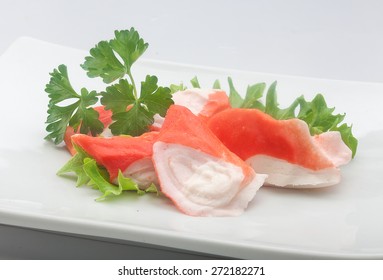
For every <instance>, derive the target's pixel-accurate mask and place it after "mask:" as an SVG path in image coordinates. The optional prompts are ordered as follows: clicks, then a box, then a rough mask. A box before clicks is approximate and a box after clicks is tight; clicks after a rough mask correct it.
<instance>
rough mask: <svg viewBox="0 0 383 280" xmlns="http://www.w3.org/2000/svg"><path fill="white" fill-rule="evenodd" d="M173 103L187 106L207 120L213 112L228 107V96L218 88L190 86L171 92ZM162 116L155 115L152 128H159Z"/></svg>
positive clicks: (162, 120)
mask: <svg viewBox="0 0 383 280" xmlns="http://www.w3.org/2000/svg"><path fill="white" fill-rule="evenodd" d="M172 99H173V101H174V104H176V105H181V106H184V107H186V108H188V109H189V110H190V111H191V112H192V113H193V114H194V115H196V116H198V117H199V118H201V119H202V120H203V121H207V120H208V119H209V118H210V117H211V116H213V115H214V114H216V113H218V112H220V111H222V110H225V109H227V108H230V103H229V98H228V96H227V94H226V92H225V91H223V90H218V89H200V88H191V89H186V90H183V91H177V92H175V93H174V94H173V96H172ZM163 122H164V118H162V117H161V116H159V115H156V116H155V118H154V124H153V126H152V128H153V130H159V129H160V128H161V126H162V124H163Z"/></svg>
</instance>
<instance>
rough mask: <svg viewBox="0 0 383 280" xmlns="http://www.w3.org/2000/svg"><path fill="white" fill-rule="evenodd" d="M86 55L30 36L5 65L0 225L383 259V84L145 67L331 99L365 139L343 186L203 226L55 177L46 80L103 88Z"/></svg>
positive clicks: (221, 250)
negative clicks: (60, 72) (63, 74)
mask: <svg viewBox="0 0 383 280" xmlns="http://www.w3.org/2000/svg"><path fill="white" fill-rule="evenodd" d="M85 55H87V52H84V51H80V50H75V49H71V48H67V47H62V46H57V45H53V44H50V43H46V42H42V41H38V40H35V39H31V38H20V39H19V40H17V41H16V42H15V43H14V44H13V45H12V46H11V47H10V48H9V49H8V50H7V51H6V52H5V53H4V54H3V55H2V56H1V57H0V96H1V110H0V116H1V120H2V129H1V137H0V223H2V224H8V225H17V226H24V227H30V228H36V229H43V230H54V231H59V232H65V233H73V234H85V235H91V236H96V237H107V238H117V239H122V240H127V241H133V242H143V243H146V244H149V245H150V244H152V245H160V246H166V247H170V248H176V249H181V250H191V251H195V252H200V253H209V254H217V255H222V256H228V257H235V258H248V259H256V258H278V259H281V258H380V259H381V258H383V148H382V143H383V114H382V113H381V110H382V109H381V107H382V105H381V104H382V102H383V85H382V84H371V83H361V82H347V81H333V80H321V79H311V78H303V77H290V76H281V75H273V74H260V73H250V72H243V71H236V70H228V69H214V68H207V67H196V66H188V65H181V64H175V63H167V62H158V61H146V60H141V61H140V62H138V63H137V65H135V66H134V67H133V75H134V76H135V77H136V82H137V81H139V80H140V79H142V78H143V77H144V76H145V75H146V74H154V75H157V76H158V77H159V83H160V84H161V85H169V83H179V82H181V81H183V82H185V83H188V81H189V80H190V79H191V78H192V77H194V76H195V75H197V76H198V77H199V80H200V83H201V84H202V86H205V87H209V86H211V85H212V83H213V81H214V80H215V79H217V78H219V79H220V80H221V84H222V85H224V84H226V82H225V80H226V78H227V76H231V77H232V78H233V81H234V82H235V85H236V87H237V89H238V90H240V91H242V92H243V91H244V90H245V88H246V86H247V85H248V84H253V83H256V82H262V81H264V82H267V83H268V84H270V83H271V82H272V81H274V80H277V81H278V92H279V99H280V103H281V104H282V105H283V104H285V105H287V104H288V103H289V102H291V101H292V100H293V99H295V97H297V96H298V95H300V94H304V95H305V96H307V97H309V98H310V97H312V96H314V94H316V93H318V92H321V93H323V94H324V95H325V97H326V100H327V101H328V104H329V105H331V106H335V107H336V111H337V112H339V113H343V112H347V116H346V121H347V122H349V123H353V125H354V127H353V130H354V133H355V135H356V136H357V137H358V138H359V149H358V152H357V156H356V158H355V159H354V160H353V161H352V162H351V163H350V164H349V165H347V166H345V167H343V168H342V174H343V180H342V182H341V184H339V185H337V186H334V187H330V188H326V189H319V190H290V189H277V188H267V187H264V188H261V190H260V191H259V192H258V193H257V195H256V198H255V199H254V200H253V201H252V203H251V204H250V206H249V208H248V209H247V210H246V212H245V213H244V214H243V215H242V216H240V217H230V218H199V217H189V216H186V215H184V214H182V213H180V212H179V211H178V210H177V209H176V208H175V207H174V206H173V205H172V204H171V203H170V202H169V201H168V200H167V199H165V198H157V197H155V196H151V195H146V196H142V197H136V196H130V195H125V196H123V197H121V198H117V199H113V200H109V201H105V202H95V198H97V197H98V196H99V195H100V194H99V193H98V192H97V191H95V190H92V189H90V188H88V187H80V188H75V183H74V180H73V179H72V178H62V177H58V176H56V175H55V174H56V171H57V170H58V169H59V168H60V167H61V166H62V165H63V164H64V163H65V162H66V161H67V160H68V159H69V158H70V156H69V154H68V153H67V152H66V150H65V149H64V148H63V147H55V146H54V145H53V144H52V143H50V142H46V141H44V139H43V138H44V136H45V135H46V132H45V120H46V110H47V102H48V97H47V94H46V93H45V92H44V88H45V84H46V83H47V82H48V81H49V75H48V73H49V72H51V71H52V70H53V68H56V67H57V66H58V65H59V64H62V63H63V64H66V65H67V66H68V71H69V76H70V78H71V80H72V84H73V86H74V88H75V89H80V87H83V86H85V87H87V88H88V89H103V87H104V85H103V84H102V82H101V81H100V80H98V79H93V80H91V79H88V78H87V77H86V74H85V72H84V71H83V70H82V69H81V68H80V66H79V65H80V64H81V63H83V59H84V57H85Z"/></svg>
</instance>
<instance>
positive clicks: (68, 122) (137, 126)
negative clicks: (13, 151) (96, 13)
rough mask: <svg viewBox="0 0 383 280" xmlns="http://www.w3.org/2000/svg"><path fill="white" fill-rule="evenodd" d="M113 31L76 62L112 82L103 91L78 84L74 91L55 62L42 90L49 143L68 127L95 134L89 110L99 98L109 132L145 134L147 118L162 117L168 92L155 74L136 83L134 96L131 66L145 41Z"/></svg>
mask: <svg viewBox="0 0 383 280" xmlns="http://www.w3.org/2000/svg"><path fill="white" fill-rule="evenodd" d="M114 35H115V37H114V38H113V39H111V40H109V41H101V42H99V43H98V44H97V45H96V46H95V47H94V48H92V49H91V50H90V55H89V56H87V57H85V62H84V63H83V64H82V65H81V67H82V68H83V69H84V70H85V71H86V72H87V75H88V77H90V78H95V77H100V78H102V80H103V81H104V83H106V84H111V83H113V82H115V81H117V82H116V83H115V84H112V85H110V86H108V87H107V88H106V89H105V91H102V92H96V91H94V90H92V91H89V90H87V89H86V88H82V89H81V90H80V93H77V92H76V91H75V90H74V89H73V87H72V85H71V83H70V81H69V77H68V71H67V67H66V66H65V65H60V66H58V68H57V69H54V70H53V72H52V73H51V74H50V75H51V79H50V81H49V83H48V84H47V85H46V88H45V91H46V92H47V93H48V97H49V98H50V100H49V104H48V117H47V120H46V123H47V127H46V130H47V131H48V135H47V136H46V139H49V140H53V141H54V143H55V144H59V143H61V142H62V141H63V139H64V135H65V131H66V129H67V127H68V126H71V127H73V129H74V130H76V131H79V132H80V133H84V134H87V133H91V134H92V135H97V134H99V133H101V132H102V130H103V128H104V127H103V124H102V122H101V121H100V120H99V119H98V117H99V114H98V113H97V111H95V110H94V109H93V108H92V106H93V105H95V104H97V103H98V102H99V101H101V103H102V104H103V105H105V106H106V109H107V110H112V112H113V115H112V119H113V120H114V123H113V124H112V125H111V126H110V128H111V131H112V133H113V134H114V135H120V134H127V135H132V136H137V135H140V134H142V133H144V132H146V131H147V130H148V129H149V126H150V125H151V124H152V123H153V122H154V119H153V116H154V115H155V114H160V115H161V116H164V115H165V113H166V111H167V108H168V107H169V106H170V105H171V104H173V101H172V99H171V90H170V89H169V88H167V87H159V86H158V85H157V82H158V79H157V77H155V76H150V75H148V76H147V77H146V79H145V81H143V82H141V92H140V94H139V92H138V90H137V88H136V83H135V81H134V78H133V75H132V71H131V69H132V66H133V64H134V63H135V62H136V61H137V59H138V58H139V57H140V56H141V55H142V54H143V53H144V52H145V51H146V49H147V48H148V43H146V42H145V41H144V40H143V39H142V38H141V37H140V35H139V34H138V32H137V31H136V30H135V29H134V28H131V29H130V30H121V31H115V33H114ZM125 77H127V78H125ZM63 104H64V105H63Z"/></svg>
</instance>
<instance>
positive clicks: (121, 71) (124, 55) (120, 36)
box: [81, 28, 148, 84]
mask: <svg viewBox="0 0 383 280" xmlns="http://www.w3.org/2000/svg"><path fill="white" fill-rule="evenodd" d="M114 34H115V38H114V39H112V40H110V41H101V42H99V43H98V44H97V45H96V46H95V47H94V48H92V49H91V50H90V56H87V57H86V58H85V62H84V63H83V64H82V65H81V67H82V68H83V69H84V70H85V71H87V74H88V76H89V77H91V78H94V77H101V78H102V79H103V81H104V82H105V83H107V84H109V83H111V82H113V81H115V80H117V79H120V78H122V77H123V76H125V75H126V74H128V75H129V77H131V71H130V69H131V67H132V65H133V63H134V62H135V61H136V60H137V59H138V58H139V57H140V56H141V55H142V54H143V53H144V52H145V51H146V49H147V48H148V43H145V42H144V40H143V39H142V38H140V35H139V34H138V32H137V31H136V30H135V29H134V28H131V29H130V30H121V31H117V30H116V31H115V33H114ZM117 55H118V57H117ZM132 82H133V81H132Z"/></svg>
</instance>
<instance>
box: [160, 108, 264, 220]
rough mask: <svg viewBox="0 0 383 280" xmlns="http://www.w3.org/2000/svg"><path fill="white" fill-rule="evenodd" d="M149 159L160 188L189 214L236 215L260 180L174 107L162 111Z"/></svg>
mask: <svg viewBox="0 0 383 280" xmlns="http://www.w3.org/2000/svg"><path fill="white" fill-rule="evenodd" d="M153 162H154V167H155V170H156V172H157V176H158V179H159V183H160V186H161V191H162V192H163V193H164V194H165V195H166V196H167V197H169V198H170V199H171V200H172V201H173V202H174V203H175V205H176V206H177V207H178V208H179V209H180V210H181V211H182V212H184V213H186V214H188V215H192V216H236V215H239V214H241V213H242V212H243V211H244V209H245V208H246V207H247V205H248V204H249V202H250V201H251V200H252V199H253V198H254V196H255V194H256V192H257V190H258V189H259V188H260V187H261V186H262V184H263V182H264V179H265V176H264V175H262V174H256V173H255V172H254V170H253V169H252V168H251V167H249V166H248V165H247V164H246V163H245V162H244V161H242V160H241V159H240V158H239V157H237V156H236V155H234V154H233V153H232V152H230V151H229V150H228V149H227V148H226V147H225V146H224V145H223V144H222V143H221V141H219V140H218V138H217V137H216V136H215V135H214V134H213V133H212V132H211V131H210V130H209V129H208V127H207V126H206V124H204V123H203V122H202V121H201V120H200V119H199V118H198V117H196V116H195V115H194V114H193V113H192V112H191V111H190V110H189V109H187V108H186V107H183V106H179V105H172V106H170V108H169V110H168V112H167V115H166V117H165V122H164V124H163V127H162V129H161V131H160V133H159V135H158V138H157V141H156V143H155V144H154V145H153Z"/></svg>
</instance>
